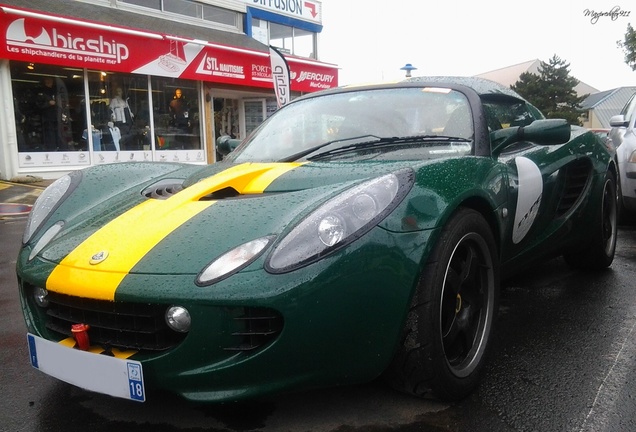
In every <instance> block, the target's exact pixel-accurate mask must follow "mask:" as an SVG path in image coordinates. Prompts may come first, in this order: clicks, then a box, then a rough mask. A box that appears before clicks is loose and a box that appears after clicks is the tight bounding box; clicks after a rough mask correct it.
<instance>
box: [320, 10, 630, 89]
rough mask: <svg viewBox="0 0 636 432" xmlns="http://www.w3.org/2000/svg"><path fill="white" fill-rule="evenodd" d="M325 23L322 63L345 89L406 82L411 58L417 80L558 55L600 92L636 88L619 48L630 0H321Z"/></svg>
mask: <svg viewBox="0 0 636 432" xmlns="http://www.w3.org/2000/svg"><path fill="white" fill-rule="evenodd" d="M586 10H587V11H586ZM612 10H614V11H617V12H619V13H618V14H617V15H615V16H614V17H613V18H612V17H611V16H598V18H597V19H596V20H595V19H593V13H608V12H610V11H612ZM322 23H323V31H322V33H321V34H320V48H321V56H320V60H321V61H324V62H327V63H333V64H335V65H337V66H338V67H340V74H339V84H340V85H345V84H353V83H365V82H376V81H393V80H398V79H402V78H403V77H404V71H401V70H400V68H401V67H402V66H404V65H405V64H406V63H411V64H412V65H413V66H415V67H417V68H418V69H417V70H415V71H413V76H418V75H461V76H471V75H477V74H480V73H483V72H489V71H492V70H495V69H500V68H504V67H507V66H512V65H515V64H519V63H524V62H526V61H530V60H535V59H539V60H541V61H545V62H547V61H549V60H550V58H552V56H553V55H555V54H556V55H557V56H559V57H560V58H561V59H563V60H565V61H566V62H568V63H569V64H570V74H571V75H572V76H574V77H575V78H577V79H578V80H580V81H583V82H584V83H586V84H588V85H590V86H592V87H594V88H596V89H598V90H600V91H604V90H610V89H613V88H616V87H622V86H636V72H634V71H632V70H631V68H630V67H629V66H627V64H625V60H624V53H623V51H622V50H621V49H619V48H618V47H617V45H616V42H617V41H618V40H621V41H622V40H624V38H625V32H626V31H627V24H628V23H631V25H632V27H636V2H633V1H631V0H630V1H629V2H627V1H624V0H584V1H580V0H535V1H533V2H525V3H519V2H514V1H510V0H485V1H483V0H482V1H469V2H457V1H450V0H432V1H431V0H322Z"/></svg>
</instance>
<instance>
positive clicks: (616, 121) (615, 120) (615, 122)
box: [610, 114, 629, 127]
mask: <svg viewBox="0 0 636 432" xmlns="http://www.w3.org/2000/svg"><path fill="white" fill-rule="evenodd" d="M610 126H611V127H627V126H629V122H628V121H627V119H626V118H625V116H624V115H623V114H617V115H615V116H612V118H611V119H610Z"/></svg>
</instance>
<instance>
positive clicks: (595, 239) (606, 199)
mask: <svg viewBox="0 0 636 432" xmlns="http://www.w3.org/2000/svg"><path fill="white" fill-rule="evenodd" d="M598 208H599V212H600V214H598V218H597V221H599V225H598V226H597V227H592V230H591V233H590V235H591V239H590V242H589V243H586V244H584V245H582V246H581V247H578V248H577V249H576V250H572V251H569V252H567V253H565V254H563V257H564V259H565V262H566V263H567V264H568V265H569V266H570V267H573V268H577V269H590V270H602V269H604V268H607V267H609V266H610V265H611V264H612V261H614V253H615V252H616V239H617V237H618V200H617V199H616V181H615V180H614V176H613V175H612V174H611V173H609V172H608V173H607V175H606V176H605V181H604V182H603V193H602V194H601V202H600V205H599V206H598Z"/></svg>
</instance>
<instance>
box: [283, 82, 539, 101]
mask: <svg viewBox="0 0 636 432" xmlns="http://www.w3.org/2000/svg"><path fill="white" fill-rule="evenodd" d="M427 85H430V86H435V87H449V88H453V89H458V88H462V87H463V88H466V87H467V88H469V89H471V90H472V91H474V92H475V93H477V95H479V96H480V97H483V96H486V97H493V96H494V97H506V98H514V99H518V100H520V101H524V102H528V101H527V100H525V99H524V98H523V97H522V96H520V95H519V94H518V93H516V92H515V91H513V90H512V89H510V88H509V87H506V86H504V85H502V84H499V83H496V82H494V81H490V80H487V79H485V78H478V77H460V76H421V77H412V78H408V79H406V80H403V81H397V82H383V83H377V84H368V83H367V84H350V85H344V86H340V87H335V88H331V89H326V90H321V91H317V92H313V93H308V94H305V95H303V96H301V97H299V98H297V99H295V100H294V101H296V100H302V99H308V98H312V97H315V96H321V95H325V94H334V93H344V92H350V91H356V90H371V89H380V88H399V87H423V86H427ZM292 102H293V101H292Z"/></svg>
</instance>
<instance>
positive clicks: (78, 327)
mask: <svg viewBox="0 0 636 432" xmlns="http://www.w3.org/2000/svg"><path fill="white" fill-rule="evenodd" d="M89 328H91V327H90V326H89V325H88V324H73V325H72V326H71V332H73V338H74V339H75V342H77V347H78V348H79V349H81V350H82V351H88V349H89V348H90V346H91V343H90V341H89V340H88V329H89Z"/></svg>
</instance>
